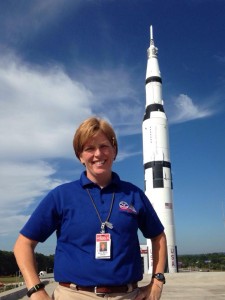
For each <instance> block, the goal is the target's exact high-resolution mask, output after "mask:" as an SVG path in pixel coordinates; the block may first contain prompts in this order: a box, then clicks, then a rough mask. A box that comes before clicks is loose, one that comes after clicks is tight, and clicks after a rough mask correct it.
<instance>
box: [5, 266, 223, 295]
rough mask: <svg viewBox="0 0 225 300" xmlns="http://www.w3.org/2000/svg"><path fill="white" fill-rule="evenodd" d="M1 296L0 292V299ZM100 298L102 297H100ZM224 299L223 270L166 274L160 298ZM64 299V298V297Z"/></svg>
mask: <svg viewBox="0 0 225 300" xmlns="http://www.w3.org/2000/svg"><path fill="white" fill-rule="evenodd" d="M149 281H150V276H149V275H145V276H144V279H143V281H141V282H140V284H139V285H140V286H142V285H145V284H147V283H148V282H149ZM56 285H57V283H55V282H50V283H49V284H48V285H47V286H46V290H47V292H48V293H49V295H51V294H52V292H53V290H54V289H55V287H56ZM1 299H3V298H1V294H0V300H1ZM5 299H6V300H9V299H10V300H28V299H29V298H28V297H26V296H24V297H18V296H17V297H15V298H13V297H9V298H8V297H7V298H5V297H4V300H5ZM101 299H102V298H101ZM174 299H175V300H176V299H179V300H183V299H184V300H185V299H189V300H207V299H208V300H209V299H216V300H222V299H223V300H225V272H208V273H207V272H205V273H204V272H194V273H192V272H188V273H176V274H166V284H165V285H164V288H163V294H162V297H161V300H174ZM65 300H66V299H65Z"/></svg>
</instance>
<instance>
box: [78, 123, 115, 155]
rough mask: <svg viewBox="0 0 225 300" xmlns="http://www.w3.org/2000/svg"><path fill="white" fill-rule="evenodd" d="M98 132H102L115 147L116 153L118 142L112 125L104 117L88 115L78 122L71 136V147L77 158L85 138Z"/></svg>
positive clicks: (85, 140)
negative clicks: (88, 116) (78, 124)
mask: <svg viewBox="0 0 225 300" xmlns="http://www.w3.org/2000/svg"><path fill="white" fill-rule="evenodd" d="M99 132H103V133H104V134H105V135H106V137H107V138H108V140H109V142H110V143H111V145H112V146H113V147H115V149H116V155H117V153H118V143H117V139H116V134H115V132H114V129H113V128H112V126H111V125H110V124H109V123H108V122H107V121H105V120H104V119H101V118H98V117H90V118H88V119H86V120H84V121H83V122H82V123H81V124H80V126H79V127H78V129H77V130H76V132H75V135H74V138H73V148H74V151H75V154H76V157H77V158H78V159H80V154H81V153H82V151H83V147H84V144H85V143H86V142H87V140H88V139H89V138H91V137H93V136H95V135H96V134H97V133H99ZM115 158H116V156H115Z"/></svg>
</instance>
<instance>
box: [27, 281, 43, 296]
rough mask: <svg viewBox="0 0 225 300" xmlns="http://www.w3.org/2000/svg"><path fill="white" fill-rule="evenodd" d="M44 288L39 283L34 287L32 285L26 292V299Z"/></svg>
mask: <svg viewBox="0 0 225 300" xmlns="http://www.w3.org/2000/svg"><path fill="white" fill-rule="evenodd" d="M44 287H45V285H44V283H43V282H40V283H38V284H36V285H34V286H33V287H32V288H31V289H29V291H28V292H27V297H30V296H31V295H32V294H33V293H36V292H37V291H39V290H40V289H43V288H44Z"/></svg>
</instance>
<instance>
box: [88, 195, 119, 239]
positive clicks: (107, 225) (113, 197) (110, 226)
mask: <svg viewBox="0 0 225 300" xmlns="http://www.w3.org/2000/svg"><path fill="white" fill-rule="evenodd" d="M86 191H87V193H88V195H89V197H90V199H91V202H92V204H93V206H94V208H95V211H96V213H97V216H98V218H99V221H100V223H101V231H100V232H101V233H105V226H106V227H108V228H110V229H113V224H112V223H110V222H109V221H108V220H109V218H110V215H111V212H112V208H113V203H114V199H115V192H113V194H112V201H111V205H110V210H109V214H108V217H107V218H106V220H105V222H103V221H102V219H101V216H100V214H99V212H98V209H97V207H96V205H95V202H94V199H93V198H92V196H91V194H90V191H89V189H86Z"/></svg>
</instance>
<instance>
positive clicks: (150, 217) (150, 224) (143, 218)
mask: <svg viewBox="0 0 225 300" xmlns="http://www.w3.org/2000/svg"><path fill="white" fill-rule="evenodd" d="M140 197H141V202H142V207H141V209H140V214H139V229H140V230H141V232H142V234H143V235H144V237H145V238H147V239H151V238H154V237H156V236H157V235H159V234H161V233H162V232H163V231H164V226H163V224H162V223H161V221H160V219H159V217H158V215H157V213H156V211H155V210H154V208H153V206H152V204H151V202H150V201H149V199H148V198H147V196H146V195H145V194H144V193H143V192H142V191H141V190H140Z"/></svg>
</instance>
